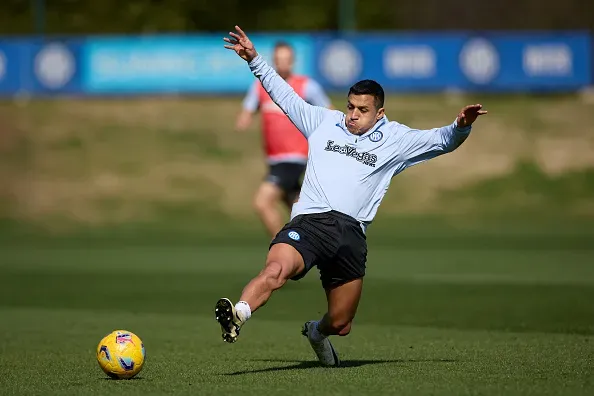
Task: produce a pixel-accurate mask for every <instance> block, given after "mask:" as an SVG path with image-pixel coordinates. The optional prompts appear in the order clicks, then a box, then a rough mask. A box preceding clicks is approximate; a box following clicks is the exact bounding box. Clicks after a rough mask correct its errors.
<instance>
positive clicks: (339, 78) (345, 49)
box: [320, 41, 363, 85]
mask: <svg viewBox="0 0 594 396" xmlns="http://www.w3.org/2000/svg"><path fill="white" fill-rule="evenodd" d="M362 67H363V60H362V59H361V54H360V53H359V51H357V49H356V48H355V47H354V46H353V45H352V44H350V43H348V42H346V41H333V42H332V43H330V44H329V45H328V46H327V47H326V48H324V50H323V51H322V53H321V59H320V69H321V71H322V73H323V74H324V77H326V79H327V80H328V81H330V82H331V83H333V84H335V85H346V84H350V83H352V82H353V80H355V79H356V78H357V76H359V74H360V73H361V69H362Z"/></svg>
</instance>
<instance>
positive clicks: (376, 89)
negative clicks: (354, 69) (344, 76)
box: [349, 80, 385, 109]
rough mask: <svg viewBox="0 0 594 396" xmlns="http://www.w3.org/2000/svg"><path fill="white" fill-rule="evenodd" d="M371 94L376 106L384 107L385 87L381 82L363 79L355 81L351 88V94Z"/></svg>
mask: <svg viewBox="0 0 594 396" xmlns="http://www.w3.org/2000/svg"><path fill="white" fill-rule="evenodd" d="M351 94H352V95H371V96H373V98H374V99H375V107H376V108H378V109H381V108H382V107H384V99H385V95H384V89H383V88H382V86H381V85H380V84H378V83H377V82H376V81H373V80H361V81H359V82H358V83H355V85H353V86H352V87H351V88H350V89H349V96H350V95H351Z"/></svg>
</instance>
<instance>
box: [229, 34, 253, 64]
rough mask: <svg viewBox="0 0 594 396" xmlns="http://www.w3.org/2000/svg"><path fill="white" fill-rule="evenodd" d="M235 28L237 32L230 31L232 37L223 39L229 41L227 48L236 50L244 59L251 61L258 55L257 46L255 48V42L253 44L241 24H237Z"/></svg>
mask: <svg viewBox="0 0 594 396" xmlns="http://www.w3.org/2000/svg"><path fill="white" fill-rule="evenodd" d="M235 30H236V31H237V33H233V32H229V36H231V38H228V37H225V38H223V40H225V41H226V42H228V43H229V44H228V45H225V48H227V49H230V50H233V51H235V53H236V54H237V55H239V56H240V57H241V58H242V59H243V60H245V61H247V62H250V61H251V60H252V59H254V58H255V57H256V56H258V53H257V52H256V48H254V44H252V42H251V41H250V39H249V38H248V36H247V35H246V34H245V32H244V31H243V30H241V28H240V27H239V26H237V25H236V26H235Z"/></svg>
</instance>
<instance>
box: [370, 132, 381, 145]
mask: <svg viewBox="0 0 594 396" xmlns="http://www.w3.org/2000/svg"><path fill="white" fill-rule="evenodd" d="M383 137H384V134H383V133H382V132H381V131H375V132H373V133H372V134H371V135H369V140H371V141H372V142H374V143H377V142H379V141H380V140H382V138H383Z"/></svg>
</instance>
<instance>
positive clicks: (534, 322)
mask: <svg viewBox="0 0 594 396" xmlns="http://www.w3.org/2000/svg"><path fill="white" fill-rule="evenodd" d="M593 253H594V250H593V249H592V248H590V249H588V248H583V249H572V250H564V249H555V248H546V247H543V248H542V249H537V250H535V249H527V250H522V249H472V248H468V249H416V248H415V249H404V248H401V249H388V248H382V247H378V248H377V249H371V252H370V260H369V266H368V277H367V278H366V284H365V291H364V297H363V300H362V302H361V306H360V310H359V316H358V317H357V319H356V324H355V327H354V329H353V332H352V334H351V335H350V336H348V337H345V338H340V339H337V340H335V343H336V347H337V349H338V351H339V353H340V355H341V358H342V359H343V361H344V367H343V368H338V369H328V368H322V367H318V365H317V363H316V362H315V360H314V355H313V352H312V351H311V350H310V349H309V345H308V343H307V341H306V340H305V339H304V338H303V337H302V336H301V335H300V326H301V324H302V323H303V322H304V321H306V320H309V319H312V318H318V317H319V316H320V315H321V314H322V313H323V311H324V308H325V307H324V296H323V291H322V289H321V288H320V286H319V282H318V279H317V274H316V273H315V272H312V273H310V275H309V276H308V277H306V278H305V280H303V281H301V282H292V283H290V284H289V285H288V286H287V287H286V288H285V289H282V290H281V291H279V292H278V293H276V294H275V295H274V296H273V299H272V300H271V301H270V303H269V304H268V305H267V306H265V307H264V308H263V309H262V310H261V311H258V312H257V313H256V314H255V315H254V316H253V318H252V320H250V322H249V323H248V324H247V325H246V326H245V327H244V330H243V332H242V335H241V338H240V340H239V341H238V342H237V343H236V344H233V345H229V344H225V343H224V342H223V341H222V340H221V338H220V333H219V329H218V325H217V323H216V322H215V321H214V318H213V312H212V308H213V304H214V303H215V302H216V300H217V299H218V298H219V297H221V296H229V297H231V298H234V299H235V298H237V296H238V293H239V292H240V290H241V288H242V286H243V284H244V283H245V282H246V281H248V280H249V278H250V276H252V275H253V274H254V273H255V272H256V271H258V269H259V267H260V265H261V263H262V260H263V255H264V254H265V246H260V247H257V246H253V247H233V246H227V247H225V248H221V247H211V248H208V247H200V248H196V247H189V246H188V247H182V246H178V247H167V246H156V245H155V246H145V247H125V246H120V247H115V246H114V247H105V246H103V247H101V248H97V249H93V248H29V249H23V248H4V249H3V252H2V255H3V259H2V264H1V266H0V317H1V318H2V320H0V334H1V340H0V372H2V376H1V377H0V389H1V390H0V393H2V394H40V395H41V394H43V395H46V394H114V392H116V394H117V393H120V392H121V393H123V392H125V393H126V394H147V393H149V394H164V393H174V394H221V393H223V392H233V393H242V394H249V395H251V394H254V395H257V394H262V393H265V392H268V393H270V392H273V393H280V392H282V393H286V394H324V395H326V394H336V395H338V394H370V395H371V394H378V393H380V392H381V393H388V394H405V395H419V394H427V395H429V394H431V395H478V394H480V395H500V394H526V395H528V394H529V395H561V394H564V395H591V394H592V392H594V365H593V362H594V360H593V359H594V304H593V303H592V302H593V301H594V267H593V266H592V257H593ZM117 328H124V329H128V330H130V331H133V332H135V333H136V334H138V335H139V336H140V337H141V338H142V339H143V341H144V343H145V346H146V348H147V362H146V366H145V368H144V369H143V371H142V372H141V373H140V375H139V376H138V379H137V380H131V381H113V380H107V379H106V377H105V375H104V374H103V373H102V371H101V370H100V368H99V366H98V365H97V363H96V361H95V356H94V353H95V347H96V344H97V343H98V342H99V340H100V339H101V338H102V336H103V335H104V334H106V333H108V332H110V331H112V330H114V329H117Z"/></svg>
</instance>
